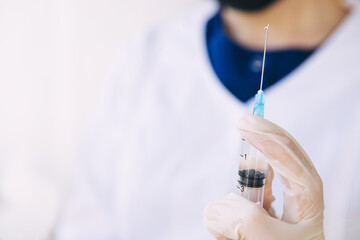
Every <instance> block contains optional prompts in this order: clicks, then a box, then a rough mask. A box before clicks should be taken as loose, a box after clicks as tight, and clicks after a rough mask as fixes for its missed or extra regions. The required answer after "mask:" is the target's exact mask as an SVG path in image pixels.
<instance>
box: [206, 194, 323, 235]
mask: <svg viewBox="0 0 360 240" xmlns="http://www.w3.org/2000/svg"><path fill="white" fill-rule="evenodd" d="M203 222H204V225H205V227H206V228H207V230H208V231H209V232H210V233H211V234H212V235H213V236H214V237H215V238H217V239H247V240H250V239H268V240H272V239H273V240H275V239H276V240H285V239H286V240H287V239H289V236H291V239H314V238H313V237H315V236H318V235H319V234H318V232H316V231H312V230H309V229H310V228H309V225H311V224H312V223H310V222H307V223H301V224H289V223H286V222H282V221H280V220H278V219H276V218H273V217H271V216H270V215H269V214H268V213H267V212H266V211H265V210H264V209H263V208H262V207H260V206H259V205H258V204H255V203H253V202H250V201H249V200H247V199H245V198H243V197H241V196H239V195H237V194H235V193H230V194H229V195H227V196H226V197H224V198H222V199H220V200H217V201H214V202H211V203H209V204H208V205H207V206H206V208H205V209H204V213H203Z"/></svg>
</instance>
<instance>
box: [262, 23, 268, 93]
mask: <svg viewBox="0 0 360 240" xmlns="http://www.w3.org/2000/svg"><path fill="white" fill-rule="evenodd" d="M269 27H270V25H269V24H268V25H267V26H266V27H265V28H264V30H265V31H266V36H265V46H264V56H263V63H262V70H261V82H260V91H262V86H263V80H264V67H265V55H266V45H267V39H268V31H269Z"/></svg>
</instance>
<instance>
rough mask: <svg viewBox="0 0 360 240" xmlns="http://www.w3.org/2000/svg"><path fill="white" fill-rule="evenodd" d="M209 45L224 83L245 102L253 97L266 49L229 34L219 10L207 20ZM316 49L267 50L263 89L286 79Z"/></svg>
mask: <svg viewBox="0 0 360 240" xmlns="http://www.w3.org/2000/svg"><path fill="white" fill-rule="evenodd" d="M270 34H271V33H270ZM264 37H265V32H264ZM206 44H207V50H208V54H209V57H210V62H211V64H212V67H213V68H214V71H215V73H216V75H217V76H218V78H219V80H220V81H221V82H222V84H223V85H224V86H225V87H226V88H227V89H228V90H229V91H230V92H231V93H232V94H233V95H235V96H236V97H237V98H238V99H239V100H241V101H242V102H246V101H247V100H249V99H250V98H253V97H254V95H255V94H256V92H257V91H258V90H259V88H260V79H261V68H262V58H263V51H254V50H249V49H246V48H245V47H242V46H240V45H239V44H237V43H235V42H233V41H232V40H231V39H230V38H229V37H228V36H226V33H225V32H224V28H223V22H222V19H221V15H220V12H218V13H217V14H216V15H215V16H214V17H212V18H211V19H210V20H209V21H208V23H207V26H206ZM313 52H314V50H303V49H287V50H279V51H267V53H266V63H265V72H264V83H263V89H266V88H268V87H270V86H272V85H273V84H275V83H276V82H278V81H280V80H281V79H283V78H284V77H285V76H286V75H287V74H289V73H290V72H291V71H293V70H294V69H295V68H296V67H297V66H299V65H300V64H301V63H302V62H303V61H305V59H306V58H308V57H309V56H310V55H311V54H312V53H313Z"/></svg>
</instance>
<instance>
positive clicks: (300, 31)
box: [221, 0, 348, 50]
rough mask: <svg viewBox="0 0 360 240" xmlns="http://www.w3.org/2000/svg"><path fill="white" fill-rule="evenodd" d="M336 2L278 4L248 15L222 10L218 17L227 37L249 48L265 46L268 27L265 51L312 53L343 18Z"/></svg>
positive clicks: (305, 0) (291, 0)
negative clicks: (278, 50) (290, 50)
mask: <svg viewBox="0 0 360 240" xmlns="http://www.w3.org/2000/svg"><path fill="white" fill-rule="evenodd" d="M347 13H348V10H347V9H346V8H345V7H344V6H342V5H341V3H340V1H339V0H295V1H294V0H279V1H277V2H276V3H274V4H273V5H271V6H270V7H268V8H267V9H265V10H262V11H259V12H255V13H253V12H252V13H248V12H243V11H239V10H236V9H233V8H230V7H224V8H223V9H222V11H221V15H222V18H223V21H224V26H225V29H226V32H227V34H228V35H229V37H231V38H232V39H233V40H234V41H235V42H237V43H239V44H241V45H243V46H245V47H248V48H251V49H258V50H259V49H262V48H263V46H264V34H265V33H264V31H261V30H262V29H264V27H265V26H266V25H267V24H270V32H269V42H268V48H269V49H272V50H276V49H286V48H302V49H313V48H315V47H317V46H319V45H320V44H321V43H322V42H323V41H324V40H325V39H326V37H327V36H328V35H329V34H330V33H331V31H332V30H334V28H336V26H337V25H338V24H339V23H340V22H341V21H342V19H343V18H344V17H345V16H346V14H347Z"/></svg>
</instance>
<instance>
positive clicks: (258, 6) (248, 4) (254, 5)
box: [218, 0, 277, 12]
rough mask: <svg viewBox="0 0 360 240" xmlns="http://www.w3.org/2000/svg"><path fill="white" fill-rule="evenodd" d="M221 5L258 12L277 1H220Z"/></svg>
mask: <svg viewBox="0 0 360 240" xmlns="http://www.w3.org/2000/svg"><path fill="white" fill-rule="evenodd" d="M218 1H219V3H220V5H221V6H222V7H223V6H229V7H232V8H235V9H238V10H242V11H248V12H256V11H259V10H262V9H265V8H266V7H267V6H269V5H270V4H272V3H274V2H276V1H277V0H218Z"/></svg>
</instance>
